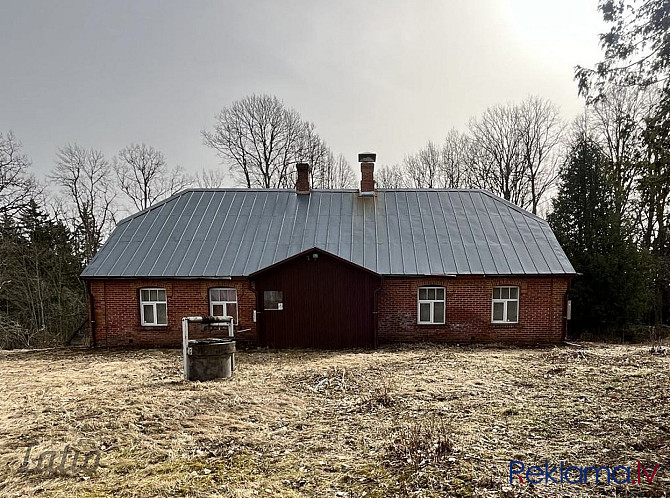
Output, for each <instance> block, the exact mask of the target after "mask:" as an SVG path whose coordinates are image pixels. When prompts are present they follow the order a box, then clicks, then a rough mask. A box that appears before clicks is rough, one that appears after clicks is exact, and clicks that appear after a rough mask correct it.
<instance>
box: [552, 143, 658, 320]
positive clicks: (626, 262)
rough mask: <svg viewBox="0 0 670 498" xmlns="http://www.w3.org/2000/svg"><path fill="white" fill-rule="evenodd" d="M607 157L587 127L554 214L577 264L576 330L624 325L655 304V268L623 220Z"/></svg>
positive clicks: (562, 177) (575, 147) (561, 238)
mask: <svg viewBox="0 0 670 498" xmlns="http://www.w3.org/2000/svg"><path fill="white" fill-rule="evenodd" d="M619 219H620V218H619V217H618V216H617V211H616V207H615V199H614V189H613V188H612V182H611V180H610V178H608V168H607V163H606V159H605V157H604V156H603V155H602V153H601V152H600V150H599V147H598V146H597V144H596V143H595V142H594V141H593V140H592V139H591V138H590V137H589V136H588V135H586V134H585V133H581V134H580V135H579V136H578V137H576V140H575V141H574V144H573V146H572V148H571V150H570V153H569V155H568V159H567V161H566V163H565V165H564V166H563V168H562V170H561V175H560V187H559V192H558V195H557V197H556V198H555V199H554V203H553V212H552V213H551V214H550V215H549V216H548V221H549V224H550V225H551V227H552V229H553V230H554V232H555V234H556V236H557V238H558V240H559V242H560V243H561V245H562V246H563V248H564V250H565V252H566V253H567V255H568V257H569V258H570V261H571V262H572V264H573V265H574V267H575V270H576V271H577V272H579V273H581V275H580V276H578V277H576V278H575V279H574V281H573V284H572V290H571V298H572V303H573V308H572V309H573V315H572V316H573V321H572V324H571V328H572V330H573V331H582V330H589V331H592V332H595V333H601V332H605V331H607V330H613V329H623V328H625V327H626V326H628V325H630V324H633V323H637V322H639V321H640V320H641V319H642V318H644V316H645V313H646V312H647V311H648V306H649V290H648V289H649V286H650V282H649V278H650V268H649V265H648V261H647V259H648V258H647V257H646V256H645V254H644V253H641V252H639V251H638V250H637V248H636V246H635V244H634V243H633V242H632V240H631V236H630V235H629V234H627V233H626V228H625V227H622V226H620V222H619Z"/></svg>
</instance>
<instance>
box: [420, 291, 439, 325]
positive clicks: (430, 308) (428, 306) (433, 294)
mask: <svg viewBox="0 0 670 498" xmlns="http://www.w3.org/2000/svg"><path fill="white" fill-rule="evenodd" d="M444 296H445V290H444V287H420V288H419V317H418V318H419V320H418V323H437V324H443V323H444V310H445V303H444Z"/></svg>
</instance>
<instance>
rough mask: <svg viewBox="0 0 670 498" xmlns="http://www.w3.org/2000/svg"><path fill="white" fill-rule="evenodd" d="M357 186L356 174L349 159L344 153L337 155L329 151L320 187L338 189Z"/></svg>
mask: <svg viewBox="0 0 670 498" xmlns="http://www.w3.org/2000/svg"><path fill="white" fill-rule="evenodd" d="M355 186H356V175H354V170H353V169H352V167H351V164H349V161H347V159H346V158H345V157H344V155H342V154H338V155H337V156H335V154H333V152H331V151H329V152H328V158H327V160H326V162H325V164H324V168H323V171H322V172H321V183H320V188H325V189H338V188H354V187H355Z"/></svg>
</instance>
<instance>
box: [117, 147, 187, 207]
mask: <svg viewBox="0 0 670 498" xmlns="http://www.w3.org/2000/svg"><path fill="white" fill-rule="evenodd" d="M113 168H114V172H115V173H116V177H117V179H118V181H119V188H120V189H121V192H123V193H124V194H125V195H126V197H128V199H130V200H131V201H132V203H133V205H134V206H135V208H137V209H138V210H140V211H141V210H143V209H147V208H148V207H149V206H151V205H152V204H154V203H156V202H157V201H159V200H161V199H163V198H165V197H169V196H171V195H172V194H175V193H177V192H179V191H180V190H182V189H184V188H185V187H187V186H189V185H190V184H191V183H192V180H191V179H190V178H189V177H188V176H187V175H186V173H185V172H184V170H183V169H181V168H180V167H178V166H177V167H175V168H172V169H170V168H169V167H168V165H167V161H166V160H165V156H164V155H163V153H162V152H161V151H159V150H157V149H154V148H153V147H151V146H148V145H146V144H141V145H140V144H130V145H129V146H128V147H126V148H125V149H122V150H121V151H120V152H119V154H118V157H116V158H114V161H113Z"/></svg>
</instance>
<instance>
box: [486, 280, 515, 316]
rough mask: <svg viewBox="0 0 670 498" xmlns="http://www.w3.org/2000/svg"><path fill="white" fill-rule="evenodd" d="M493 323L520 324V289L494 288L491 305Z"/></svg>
mask: <svg viewBox="0 0 670 498" xmlns="http://www.w3.org/2000/svg"><path fill="white" fill-rule="evenodd" d="M491 321H492V322H493V323H518V322H519V288H518V287H513V286H504V287H494V288H493V300H492V303H491Z"/></svg>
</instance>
